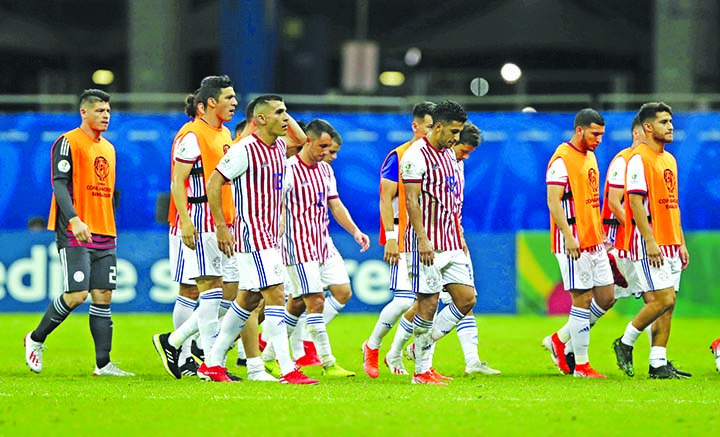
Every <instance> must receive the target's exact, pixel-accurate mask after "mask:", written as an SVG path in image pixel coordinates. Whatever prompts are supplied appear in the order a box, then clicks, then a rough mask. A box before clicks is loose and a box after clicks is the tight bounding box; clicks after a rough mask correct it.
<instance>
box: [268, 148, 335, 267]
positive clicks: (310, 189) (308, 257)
mask: <svg viewBox="0 0 720 437" xmlns="http://www.w3.org/2000/svg"><path fill="white" fill-rule="evenodd" d="M283 193H284V200H285V233H284V235H283V237H282V240H281V248H282V254H283V261H284V262H285V264H286V265H294V264H300V263H304V262H308V261H319V262H320V263H324V262H325V260H326V259H328V257H329V249H328V238H329V236H328V226H329V224H330V218H329V217H328V200H329V199H334V198H337V197H338V193H337V185H336V182H335V175H334V173H333V170H332V167H330V164H328V163H326V162H319V163H317V164H314V165H308V164H307V163H305V162H303V160H302V159H300V156H299V155H295V156H293V157H291V158H290V159H288V163H287V173H286V175H285V183H284V187H283Z"/></svg>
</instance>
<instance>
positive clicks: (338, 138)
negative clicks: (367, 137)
mask: <svg viewBox="0 0 720 437" xmlns="http://www.w3.org/2000/svg"><path fill="white" fill-rule="evenodd" d="M332 137H333V141H335V143H336V144H337V145H338V146H342V145H343V140H342V136H340V132H338V131H335V135H333V136H332Z"/></svg>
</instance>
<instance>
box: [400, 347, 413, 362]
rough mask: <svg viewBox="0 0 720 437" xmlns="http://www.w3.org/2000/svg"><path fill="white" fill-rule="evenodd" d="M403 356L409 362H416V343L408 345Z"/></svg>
mask: <svg viewBox="0 0 720 437" xmlns="http://www.w3.org/2000/svg"><path fill="white" fill-rule="evenodd" d="M403 355H405V358H407V359H408V360H410V361H415V343H410V344H409V345H407V347H406V348H405V350H403Z"/></svg>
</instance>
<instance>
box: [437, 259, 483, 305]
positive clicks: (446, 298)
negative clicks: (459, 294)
mask: <svg viewBox="0 0 720 437" xmlns="http://www.w3.org/2000/svg"><path fill="white" fill-rule="evenodd" d="M468 266H470V274H471V275H472V274H474V271H475V270H473V266H472V260H468ZM473 290H474V291H475V296H477V289H476V288H475V287H474V286H473ZM438 299H440V302H442V303H443V304H444V305H450V304H451V303H452V301H453V300H452V296H450V293H448V292H447V291H445V290H443V291H441V292H440V297H439V298H438Z"/></svg>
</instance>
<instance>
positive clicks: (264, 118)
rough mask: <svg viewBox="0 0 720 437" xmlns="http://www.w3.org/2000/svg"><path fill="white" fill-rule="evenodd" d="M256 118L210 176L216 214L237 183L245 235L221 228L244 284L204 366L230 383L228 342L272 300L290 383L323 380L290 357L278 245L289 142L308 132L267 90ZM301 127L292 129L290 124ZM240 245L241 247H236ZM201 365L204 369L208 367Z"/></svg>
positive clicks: (273, 335) (270, 312)
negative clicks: (302, 369) (229, 186)
mask: <svg viewBox="0 0 720 437" xmlns="http://www.w3.org/2000/svg"><path fill="white" fill-rule="evenodd" d="M253 114H254V119H255V123H256V125H257V130H256V131H255V133H254V134H252V135H250V136H247V137H245V138H243V139H242V140H240V141H239V142H237V143H235V145H234V146H233V147H231V148H230V150H229V151H228V153H227V155H226V156H225V157H224V158H223V159H222V160H221V162H220V163H219V164H218V166H217V168H216V169H215V172H214V173H213V174H212V176H211V177H210V180H209V181H208V199H209V202H210V208H211V210H212V213H213V216H214V217H216V218H218V219H219V218H221V217H222V213H223V212H222V202H223V193H222V190H221V189H222V187H223V185H225V183H226V182H227V181H232V184H233V186H234V189H235V199H234V200H235V207H236V209H237V214H238V226H237V228H238V229H237V232H236V234H235V235H237V236H238V237H237V239H236V238H235V237H234V236H233V234H232V233H231V231H230V230H229V229H228V227H227V226H224V225H222V224H219V225H218V227H217V231H216V232H217V245H218V247H219V248H220V250H222V251H223V253H225V254H226V255H227V256H232V255H233V254H234V253H235V251H236V250H238V251H239V254H238V265H239V266H240V270H241V271H242V272H243V274H242V278H241V280H242V282H241V284H240V287H239V288H240V290H239V292H238V295H237V298H236V299H235V301H234V302H233V303H232V305H231V308H230V311H228V313H227V314H226V315H225V318H224V319H223V323H222V326H221V329H220V333H219V334H218V337H217V340H216V342H215V344H214V345H213V348H212V350H211V351H210V354H209V356H207V357H206V358H207V361H206V362H205V363H203V366H204V367H205V368H206V369H205V372H206V375H208V376H209V377H210V378H211V379H212V380H213V381H221V382H229V381H230V379H229V378H228V376H227V369H226V368H225V367H224V366H223V364H224V360H225V353H226V351H227V349H228V347H229V346H230V345H231V344H232V342H233V341H234V340H235V338H236V337H237V335H238V334H239V333H240V332H241V331H242V329H243V327H244V325H245V322H246V321H247V319H248V318H249V317H250V312H251V311H252V310H254V309H255V308H256V307H257V306H258V304H259V302H260V300H261V299H264V301H265V310H264V314H265V322H266V323H265V324H264V328H265V334H266V335H267V336H268V338H269V339H270V342H271V343H272V344H273V345H274V348H275V352H276V355H277V358H278V361H279V364H280V368H281V374H282V377H281V378H280V383H284V384H317V383H318V381H317V380H314V379H311V378H308V377H307V376H305V375H304V374H303V373H302V372H300V371H299V370H295V365H294V363H293V361H292V359H291V358H290V351H289V347H288V342H287V328H286V326H285V308H284V304H285V293H284V289H283V280H284V270H285V268H284V265H283V261H282V256H281V254H280V250H279V247H278V238H279V233H280V212H281V201H282V187H283V178H284V175H285V163H286V160H287V158H286V149H287V143H286V141H285V139H283V138H280V137H285V138H288V137H286V134H288V132H291V133H294V137H293V138H289V140H292V143H291V144H292V145H293V146H298V145H300V144H302V143H304V142H305V139H306V136H305V134H304V133H303V132H302V130H300V128H299V127H298V126H297V123H296V122H295V121H294V119H292V117H290V115H289V114H288V112H287V108H286V107H285V102H284V101H283V99H282V97H280V96H277V95H263V96H260V97H258V98H257V99H256V104H255V105H254V111H253ZM291 124H292V125H293V126H292V128H291V129H290V130H288V125H291ZM236 244H237V248H236ZM203 366H201V368H200V370H198V372H200V371H202V370H203Z"/></svg>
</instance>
